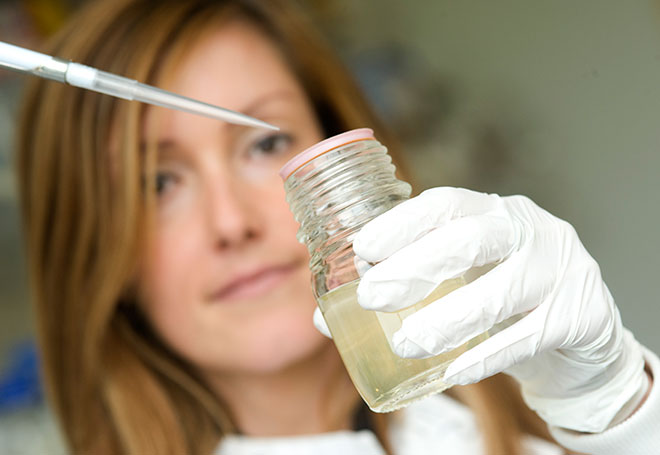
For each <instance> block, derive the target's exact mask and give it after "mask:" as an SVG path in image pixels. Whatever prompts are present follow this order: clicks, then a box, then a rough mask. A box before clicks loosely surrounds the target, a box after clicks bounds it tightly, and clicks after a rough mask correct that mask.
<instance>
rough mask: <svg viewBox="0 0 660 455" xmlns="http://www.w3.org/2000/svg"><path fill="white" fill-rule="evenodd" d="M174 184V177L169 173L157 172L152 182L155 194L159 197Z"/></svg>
mask: <svg viewBox="0 0 660 455" xmlns="http://www.w3.org/2000/svg"><path fill="white" fill-rule="evenodd" d="M174 183H175V176H174V174H172V173H171V172H158V173H156V178H155V182H154V189H155V190H156V194H157V195H158V196H161V195H163V194H165V193H166V192H167V191H168V189H169V188H170V187H171V186H172V185H173V184H174Z"/></svg>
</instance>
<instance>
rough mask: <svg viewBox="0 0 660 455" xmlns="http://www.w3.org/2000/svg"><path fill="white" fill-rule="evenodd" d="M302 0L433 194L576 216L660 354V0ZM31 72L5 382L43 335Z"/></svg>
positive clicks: (1, 240)
mask: <svg viewBox="0 0 660 455" xmlns="http://www.w3.org/2000/svg"><path fill="white" fill-rule="evenodd" d="M78 3H81V2H76V1H69V2H67V1H59V2H58V1H34V0H32V1H20V2H19V1H11V0H5V1H3V2H1V3H0V40H5V41H8V42H12V43H15V44H19V45H24V46H27V47H33V48H36V47H38V45H39V42H40V40H41V39H42V38H43V37H44V36H47V35H48V34H50V33H52V32H53V30H55V29H56V28H57V27H58V25H59V24H60V23H61V22H62V20H63V19H64V18H65V17H66V16H67V14H68V13H69V12H70V11H72V10H74V9H75V6H76V4H78ZM301 3H303V5H305V6H306V7H307V8H308V9H309V10H310V12H311V13H312V14H313V16H314V17H315V19H316V21H317V22H318V24H319V26H320V27H321V28H322V29H323V30H324V32H325V33H326V34H327V36H328V39H329V40H330V42H331V43H332V45H333V46H335V47H336V48H337V49H339V50H340V52H341V54H342V56H343V58H344V59H345V61H346V62H347V64H348V65H349V66H350V67H351V68H352V69H353V71H354V73H355V74H356V76H357V77H358V78H359V80H360V82H361V84H362V85H363V86H364V88H365V90H366V91H367V93H368V94H369V96H370V97H371V98H372V101H373V102H374V104H375V105H376V106H377V107H378V109H379V111H380V113H381V115H382V117H383V118H384V119H385V120H386V121H387V124H388V125H389V126H390V127H391V128H392V129H393V130H394V131H395V132H396V133H398V134H399V136H400V137H401V139H402V142H403V144H404V147H405V149H406V150H407V155H408V156H409V158H410V163H411V166H412V170H413V173H414V175H415V176H416V178H417V181H418V183H419V187H420V188H425V187H431V186H438V185H455V186H465V187H469V188H473V189H476V190H480V191H487V192H497V193H501V194H514V193H523V194H526V195H528V196H530V197H531V198H532V199H534V200H535V201H536V202H537V203H538V204H539V205H541V206H542V207H544V208H546V209H548V210H549V211H550V212H552V213H554V214H556V215H557V216H559V217H562V218H564V219H566V220H568V221H569V222H570V223H572V224H573V225H574V226H575V227H576V229H577V231H578V233H579V234H580V236H581V239H582V241H583V243H584V244H585V245H586V247H587V249H588V250H589V251H590V252H591V254H592V255H593V256H594V257H595V258H596V260H597V261H598V262H599V263H600V265H601V268H602V272H603V275H604V277H605V280H606V282H607V283H608V285H609V287H610V289H611V291H612V293H613V294H614V296H615V298H616V300H617V302H618V304H619V307H620V308H621V312H622V314H623V320H624V323H625V324H626V325H627V326H628V327H630V328H631V329H632V330H633V332H634V333H635V334H636V336H637V338H638V339H639V340H640V341H641V342H643V343H644V344H645V345H647V346H648V347H650V348H652V349H654V350H655V351H656V352H660V331H658V329H657V326H658V324H659V323H660V305H659V304H658V290H657V288H656V287H655V285H654V284H653V281H654V280H655V279H656V277H655V274H656V273H658V271H660V239H659V238H658V235H657V232H658V225H660V205H659V204H658V202H657V201H658V199H659V198H660V178H658V176H657V174H658V173H659V172H660V128H659V127H658V123H659V122H660V14H659V10H658V4H657V3H656V2H655V1H651V0H629V1H625V2H622V1H619V0H584V1H580V2H574V1H569V0H555V1H552V2H528V1H524V0H499V1H497V2H491V1H489V0H466V1H462V2H458V1H450V0H416V1H413V2H401V1H398V0H361V1H360V2H353V1H350V0H314V1H312V0H310V1H307V2H301ZM23 77H24V76H18V75H15V74H13V73H9V72H6V71H1V70H0V378H1V377H2V373H3V372H6V371H7V370H9V369H10V368H11V367H12V358H11V356H12V353H15V352H16V350H17V346H20V345H19V344H18V343H19V342H20V341H23V340H28V341H29V340H30V339H31V337H32V328H31V327H32V326H31V316H30V310H29V306H28V291H27V285H26V281H27V280H26V275H25V271H24V260H23V256H22V252H21V239H20V228H19V222H18V214H17V209H16V195H15V191H14V182H13V176H12V170H11V166H12V157H11V153H12V152H11V151H12V147H13V134H14V133H13V131H14V122H15V115H16V108H17V105H18V100H19V92H20V85H21V81H22V80H23ZM35 134H38V132H35ZM0 384H1V382H0Z"/></svg>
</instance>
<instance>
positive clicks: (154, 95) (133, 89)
mask: <svg viewBox="0 0 660 455" xmlns="http://www.w3.org/2000/svg"><path fill="white" fill-rule="evenodd" d="M0 68H6V69H10V70H14V71H18V72H21V73H28V74H33V75H35V76H39V77H43V78H45V79H52V80H54V81H57V82H62V83H66V84H69V85H73V86H75V87H80V88H84V89H87V90H93V91H95V92H99V93H105V94H106V95H111V96H115V97H117V98H123V99H126V100H136V101H141V102H143V103H147V104H153V105H156V106H162V107H167V108H170V109H176V110H179V111H184V112H189V113H191V114H198V115H203V116H205V117H210V118H213V119H218V120H224V121H226V122H229V123H234V124H237V125H246V126H254V127H260V128H268V129H272V130H278V129H279V128H278V127H276V126H273V125H271V124H270V123H266V122H263V121H261V120H257V119H255V118H252V117H250V116H247V115H245V114H241V113H239V112H235V111H231V110H229V109H225V108H222V107H219V106H214V105H213V104H208V103H205V102H203V101H198V100H195V99H192V98H188V97H186V96H182V95H177V94H176V93H172V92H168V91H166V90H162V89H159V88H157V87H153V86H151V85H147V84H142V83H140V82H138V81H136V80H134V79H129V78H127V77H123V76H118V75H116V74H112V73H108V72H106V71H101V70H97V69H95V68H92V67H90V66H85V65H81V64H79V63H74V62H70V61H67V60H63V59H61V58H57V57H51V56H50V55H46V54H41V53H39V52H35V51H31V50H29V49H25V48H22V47H19V46H14V45H13V44H8V43H4V42H2V41H0Z"/></svg>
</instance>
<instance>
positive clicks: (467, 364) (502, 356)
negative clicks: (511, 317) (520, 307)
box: [443, 308, 545, 385]
mask: <svg viewBox="0 0 660 455" xmlns="http://www.w3.org/2000/svg"><path fill="white" fill-rule="evenodd" d="M543 313H544V312H543V309H542V308H538V309H536V310H534V311H532V312H531V313H529V314H527V315H526V316H524V317H523V318H522V319H520V320H519V321H518V322H516V323H515V324H513V325H512V326H511V327H508V328H506V329H504V330H502V331H501V332H498V333H496V334H495V335H493V336H492V337H490V338H489V339H487V340H486V341H484V342H482V343H481V344H479V345H477V346H475V347H473V348H472V349H470V350H468V351H466V352H465V353H463V354H461V355H460V356H458V358H456V360H454V361H453V362H452V363H451V364H450V365H449V367H448V368H447V371H446V372H445V376H444V378H443V380H444V381H445V382H446V383H448V384H456V385H465V384H472V383H475V382H479V381H481V380H482V379H485V378H487V377H489V376H492V375H494V374H497V373H500V372H502V371H504V370H506V369H507V368H511V367H512V366H513V365H516V364H520V363H522V362H525V361H527V360H529V359H530V358H532V357H533V356H535V355H536V354H537V353H538V346H539V340H540V338H541V336H542V328H543V321H544V318H545V315H544V314H543Z"/></svg>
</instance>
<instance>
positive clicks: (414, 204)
mask: <svg viewBox="0 0 660 455" xmlns="http://www.w3.org/2000/svg"><path fill="white" fill-rule="evenodd" d="M498 198H499V196H497V195H490V194H484V193H478V192H475V191H470V190H466V189H463V188H451V187H441V188H432V189H430V190H426V191H424V192H423V193H422V194H420V195H419V196H417V197H414V198H412V199H409V200H407V201H405V202H402V203H401V204H399V205H397V206H396V207H394V208H392V209H391V210H389V211H387V212H385V213H383V214H382V215H380V216H379V217H376V218H375V219H373V220H371V221H370V222H369V223H367V224H366V225H365V226H364V227H363V228H362V229H361V230H360V232H359V233H358V234H357V236H356V237H355V239H354V241H353V251H355V254H357V255H358V256H360V257H361V258H362V259H364V260H366V261H368V262H380V261H382V260H383V259H385V258H387V257H389V256H391V255H392V254H393V253H394V252H395V251H398V250H400V249H401V248H403V247H404V246H406V245H408V244H410V243H412V242H414V241H415V240H417V239H418V238H420V237H421V236H423V235H424V234H426V233H427V232H429V231H430V230H432V229H434V228H436V227H439V226H442V225H444V224H445V223H447V222H449V221H451V220H453V219H456V218H461V217H464V216H468V215H481V214H484V213H486V212H488V211H490V210H493V209H494V208H496V207H497V200H498Z"/></svg>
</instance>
